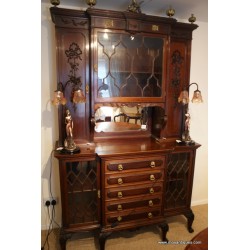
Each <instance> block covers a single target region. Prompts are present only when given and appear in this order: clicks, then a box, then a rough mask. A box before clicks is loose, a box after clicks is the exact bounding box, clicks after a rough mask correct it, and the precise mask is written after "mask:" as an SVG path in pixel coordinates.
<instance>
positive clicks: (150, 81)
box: [97, 32, 164, 98]
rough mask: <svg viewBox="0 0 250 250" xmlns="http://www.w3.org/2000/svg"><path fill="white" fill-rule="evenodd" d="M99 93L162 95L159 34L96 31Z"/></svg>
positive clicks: (118, 95) (161, 57) (107, 94)
mask: <svg viewBox="0 0 250 250" xmlns="http://www.w3.org/2000/svg"><path fill="white" fill-rule="evenodd" d="M97 36H98V39H97V47H98V93H97V95H98V97H103V98H105V97H161V96H162V64H163V44H164V40H163V39H162V38H155V37H154V38H152V37H146V36H142V35H140V34H136V35H135V36H134V38H133V39H132V38H131V36H130V35H129V34H113V33H105V32H98V35H97Z"/></svg>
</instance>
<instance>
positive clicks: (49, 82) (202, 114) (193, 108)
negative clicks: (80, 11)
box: [41, 1, 208, 229]
mask: <svg viewBox="0 0 250 250" xmlns="http://www.w3.org/2000/svg"><path fill="white" fill-rule="evenodd" d="M46 2H47V1H46ZM50 7H51V5H50V3H43V2H42V8H41V44H42V48H41V67H42V68H41V120H42V125H41V176H42V181H41V227H42V229H46V228H47V226H48V224H49V218H48V216H47V208H46V207H45V206H44V205H43V199H44V198H47V197H50V185H49V184H50V181H49V180H50V170H51V169H52V172H51V190H52V194H53V196H54V197H58V198H59V204H58V205H57V206H56V207H55V208H56V209H55V210H56V213H55V214H56V221H57V222H58V223H59V224H61V203H60V183H59V171H58V162H57V160H56V159H55V158H54V157H53V155H52V157H51V151H52V150H53V148H54V144H55V142H56V140H57V139H58V124H57V111H56V108H55V107H53V106H52V105H51V103H50V100H51V99H52V96H53V92H54V90H55V89H56V82H57V79H56V59H55V38H54V35H55V34H54V32H55V30H54V24H53V23H52V21H51V17H50V12H49V8H50ZM60 7H63V6H62V5H60ZM67 7H69V6H67ZM180 21H181V20H180ZM197 24H198V25H199V28H198V29H197V30H195V31H194V32H193V45H192V61H191V78H190V82H196V83H198V84H199V88H200V90H201V91H202V95H203V100H204V103H203V104H198V105H197V104H190V114H191V137H192V139H193V140H195V141H197V142H198V143H200V144H202V146H201V147H200V148H199V149H198V150H197V160H196V168H195V176H194V185H193V187H194V188H193V196H192V204H193V205H198V204H202V203H207V200H208V177H207V176H208V174H207V170H208V128H207V124H208V121H207V115H208V109H207V106H208V105H207V104H208V95H207V94H208V91H207V89H208V87H207V86H208V43H207V41H208V35H207V34H208V24H207V23H199V22H197ZM192 87H193V86H192ZM192 87H191V91H193V90H192ZM51 167H52V168H51Z"/></svg>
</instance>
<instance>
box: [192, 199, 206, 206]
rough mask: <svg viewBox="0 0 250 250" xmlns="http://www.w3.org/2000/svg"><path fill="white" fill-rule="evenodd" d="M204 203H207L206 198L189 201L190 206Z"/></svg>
mask: <svg viewBox="0 0 250 250" xmlns="http://www.w3.org/2000/svg"><path fill="white" fill-rule="evenodd" d="M204 204H208V199H204V200H198V201H191V207H193V206H199V205H204Z"/></svg>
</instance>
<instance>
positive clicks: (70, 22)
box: [61, 17, 87, 26]
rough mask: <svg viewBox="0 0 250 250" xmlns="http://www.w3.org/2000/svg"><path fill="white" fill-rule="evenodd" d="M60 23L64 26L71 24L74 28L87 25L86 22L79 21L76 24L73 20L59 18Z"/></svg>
mask: <svg viewBox="0 0 250 250" xmlns="http://www.w3.org/2000/svg"><path fill="white" fill-rule="evenodd" d="M61 21H62V22H63V23H64V24H73V25H74V26H84V25H85V24H87V21H79V22H77V21H76V20H75V19H70V18H62V17H61Z"/></svg>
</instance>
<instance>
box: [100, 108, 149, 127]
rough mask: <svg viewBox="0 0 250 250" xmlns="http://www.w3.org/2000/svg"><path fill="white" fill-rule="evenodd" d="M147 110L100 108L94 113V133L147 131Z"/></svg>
mask: <svg viewBox="0 0 250 250" xmlns="http://www.w3.org/2000/svg"><path fill="white" fill-rule="evenodd" d="M147 112H148V108H142V107H140V106H139V105H137V106H134V107H129V106H120V107H108V106H104V107H100V108H98V109H97V110H96V112H95V122H96V126H95V131H96V132H118V131H131V130H135V131H139V130H147V121H148V114H147Z"/></svg>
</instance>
